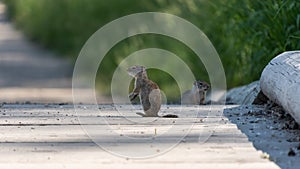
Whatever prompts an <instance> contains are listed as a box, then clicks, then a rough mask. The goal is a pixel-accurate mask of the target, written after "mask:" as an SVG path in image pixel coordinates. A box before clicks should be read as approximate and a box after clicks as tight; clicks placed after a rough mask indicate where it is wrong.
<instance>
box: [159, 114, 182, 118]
mask: <svg viewBox="0 0 300 169" xmlns="http://www.w3.org/2000/svg"><path fill="white" fill-rule="evenodd" d="M161 117H163V118H178V116H177V115H175V114H167V115H164V116H161Z"/></svg>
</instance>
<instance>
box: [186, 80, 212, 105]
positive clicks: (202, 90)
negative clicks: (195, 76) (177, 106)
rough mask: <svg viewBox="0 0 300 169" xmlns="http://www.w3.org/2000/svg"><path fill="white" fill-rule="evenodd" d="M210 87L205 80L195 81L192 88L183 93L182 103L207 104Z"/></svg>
mask: <svg viewBox="0 0 300 169" xmlns="http://www.w3.org/2000/svg"><path fill="white" fill-rule="evenodd" d="M209 88H210V85H209V84H208V83H207V82H205V81H201V80H198V81H195V82H194V83H193V87H192V89H191V90H188V91H186V92H184V93H183V94H182V97H181V103H182V104H197V105H203V104H205V98H206V92H207V90H208V89H209Z"/></svg>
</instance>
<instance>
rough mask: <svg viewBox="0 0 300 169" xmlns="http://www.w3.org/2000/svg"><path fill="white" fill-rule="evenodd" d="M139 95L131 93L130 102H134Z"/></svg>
mask: <svg viewBox="0 0 300 169" xmlns="http://www.w3.org/2000/svg"><path fill="white" fill-rule="evenodd" d="M137 95H138V94H135V93H130V94H129V95H128V97H129V99H130V101H132V100H134V99H135V98H136V96H137Z"/></svg>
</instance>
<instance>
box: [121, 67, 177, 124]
mask: <svg viewBox="0 0 300 169" xmlns="http://www.w3.org/2000/svg"><path fill="white" fill-rule="evenodd" d="M127 72H128V74H129V75H130V76H132V77H134V78H135V82H134V89H133V91H132V92H131V93H130V94H129V99H130V100H131V101H132V100H133V99H135V98H136V97H137V96H138V95H139V97H140V102H141V104H142V106H143V109H144V112H145V114H144V113H136V114H138V115H141V116H143V117H159V116H158V112H159V110H160V106H161V95H160V89H159V87H158V85H157V84H156V83H154V82H153V81H151V80H150V79H148V76H147V72H146V68H145V67H144V66H131V67H129V68H128V69H127ZM162 117H169V118H176V117H177V116H176V115H165V116H162Z"/></svg>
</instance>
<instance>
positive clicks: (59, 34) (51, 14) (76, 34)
mask: <svg viewBox="0 0 300 169" xmlns="http://www.w3.org/2000/svg"><path fill="white" fill-rule="evenodd" d="M4 2H5V3H6V5H7V7H8V14H9V16H10V18H11V19H12V20H13V21H14V22H15V23H16V25H17V26H18V27H19V28H20V29H21V30H22V31H24V33H25V34H26V35H27V36H28V37H30V38H31V39H32V40H33V41H37V42H39V43H41V44H42V45H44V46H46V47H47V48H50V49H52V50H54V51H56V52H59V53H61V54H63V55H64V56H66V57H70V58H72V59H73V60H74V61H75V60H76V57H77V56H78V54H79V52H80V49H81V48H82V46H83V44H84V43H85V42H86V40H87V39H88V38H89V37H90V36H91V35H92V34H93V33H94V32H95V31H96V30H98V29H99V28H100V27H101V26H103V25H105V24H106V23H108V22H110V21H112V20H114V19H117V18H119V17H122V16H124V15H128V14H132V13H137V12H150V11H151V12H167V13H171V14H174V15H178V16H180V17H182V18H184V19H187V20H188V21H190V22H192V23H193V24H194V25H196V26H197V27H199V28H200V29H201V30H203V32H205V34H206V35H207V36H208V38H209V39H210V40H211V41H212V43H213V44H214V46H215V48H216V50H217V51H218V53H219V55H220V58H221V60H222V63H223V66H224V69H225V73H226V79H227V85H228V87H229V88H231V87H235V86H239V85H243V84H247V83H249V82H252V81H254V80H258V79H259V77H260V74H261V72H262V70H263V68H264V67H265V66H266V64H267V63H268V62H269V61H270V60H271V59H272V58H273V57H275V56H276V55H277V54H279V53H281V52H284V51H288V50H297V49H300V29H299V27H300V1H299V0H284V1H283V0H263V1H260V0H243V1H241V0H151V1H140V0H122V1H120V0H110V1H104V0H88V1H86V0H4ZM149 47H157V48H162V49H166V50H169V51H171V52H173V53H175V54H176V55H178V56H180V57H181V59H183V60H184V61H185V62H186V63H187V64H188V65H189V66H190V68H191V70H192V71H193V73H194V74H195V76H196V78H197V79H202V80H206V81H209V77H208V75H207V73H206V70H205V68H204V67H203V65H202V63H201V61H200V60H199V59H198V57H197V56H196V55H195V54H194V53H193V52H192V51H191V50H190V49H189V48H188V47H187V46H185V45H184V44H182V43H181V42H179V41H176V40H174V39H171V38H168V37H164V36H158V35H153V34H147V35H138V36H134V37H130V38H128V39H126V40H124V41H122V42H120V43H119V44H117V45H116V46H115V47H113V48H112V49H111V51H110V52H109V53H108V54H107V56H106V57H105V59H104V60H103V62H102V65H101V68H102V69H101V71H100V72H98V74H99V76H98V81H97V82H98V83H97V84H98V86H100V89H102V90H103V91H110V90H109V85H108V84H110V83H109V82H110V81H111V76H112V74H113V72H114V69H115V68H116V67H117V65H118V64H119V63H120V61H121V60H122V58H125V57H126V56H128V55H129V54H131V53H132V52H134V51H137V50H140V49H143V48H149ZM153 74H154V76H152V77H153V78H154V80H155V81H156V82H157V83H158V84H159V85H160V87H161V88H162V89H163V90H167V92H166V94H167V95H168V97H170V98H172V99H174V98H176V97H177V96H178V91H177V89H178V88H177V85H176V84H173V83H171V78H169V77H166V75H165V74H162V73H161V72H156V73H155V72H154V73H153Z"/></svg>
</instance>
